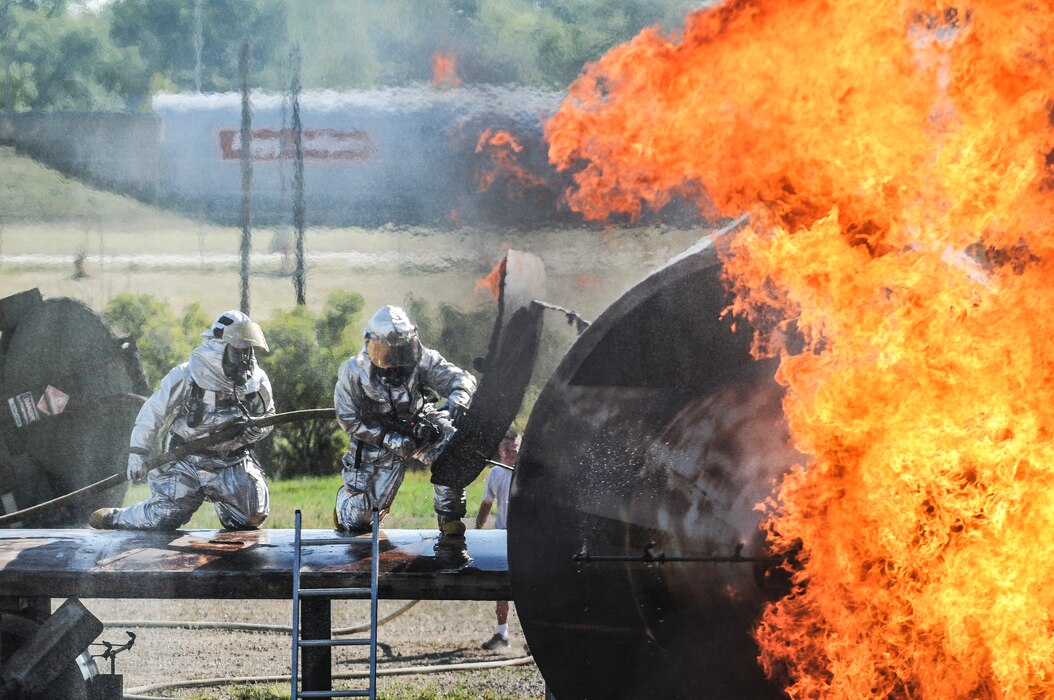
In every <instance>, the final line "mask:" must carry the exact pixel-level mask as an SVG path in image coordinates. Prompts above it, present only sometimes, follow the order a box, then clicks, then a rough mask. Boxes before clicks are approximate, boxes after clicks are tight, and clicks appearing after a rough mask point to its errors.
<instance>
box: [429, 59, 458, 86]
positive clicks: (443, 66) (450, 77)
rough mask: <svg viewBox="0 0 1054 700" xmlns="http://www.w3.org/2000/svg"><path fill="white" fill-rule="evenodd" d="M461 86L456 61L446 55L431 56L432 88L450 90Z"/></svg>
mask: <svg viewBox="0 0 1054 700" xmlns="http://www.w3.org/2000/svg"><path fill="white" fill-rule="evenodd" d="M459 85H461V76H459V75H458V73H457V61H456V60H455V59H454V57H453V56H451V55H450V54H446V53H441V52H436V53H434V54H432V86H433V87H437V88H452V87H458V86H459Z"/></svg>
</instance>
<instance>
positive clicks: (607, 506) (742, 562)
mask: <svg viewBox="0 0 1054 700" xmlns="http://www.w3.org/2000/svg"><path fill="white" fill-rule="evenodd" d="M728 302H729V299H728V297H727V295H726V292H725V291H724V288H723V286H722V282H721V278H720V263H719V261H718V258H717V256H716V254H715V252H714V250H713V249H712V248H711V247H710V246H709V244H703V245H701V246H699V247H698V248H697V249H696V250H694V251H693V252H691V253H690V254H687V255H685V256H682V257H681V258H679V259H677V260H675V261H673V262H671V263H670V264H668V265H667V266H665V267H664V268H662V269H660V270H658V271H657V272H655V273H654V274H653V275H651V276H650V277H648V278H647V279H645V280H644V281H643V282H641V283H640V284H639V285H637V286H636V287H634V288H633V289H631V290H630V291H629V292H627V294H626V295H624V296H623V297H622V298H621V299H619V300H618V301H617V302H616V303H615V304H613V305H612V306H611V307H610V308H609V309H607V310H606V311H605V312H604V314H602V315H601V317H600V318H598V319H597V321H595V322H594V323H593V324H592V325H591V326H590V327H589V329H588V330H586V332H585V333H583V334H582V336H581V337H580V338H579V339H578V341H577V342H576V343H575V345H574V346H573V347H572V348H571V350H570V351H569V352H568V353H567V355H566V356H565V357H564V359H563V361H562V362H561V364H560V366H559V367H558V368H557V370H556V372H555V373H554V375H553V377H552V378H551V379H550V381H549V382H548V384H547V385H546V387H545V389H544V390H543V391H542V394H541V395H540V397H539V399H538V401H537V403H536V404H535V407H534V410H533V412H532V414H531V418H530V422H529V423H528V428H527V432H526V435H525V437H524V443H523V448H522V450H521V453H520V459H519V462H518V466H517V470H516V476H515V479H514V481H513V487H512V497H511V504H510V511H509V565H510V577H511V579H512V588H513V599H514V600H515V601H516V606H517V611H518V614H519V616H520V619H521V621H522V623H523V627H524V632H525V635H526V637H527V641H528V642H529V644H530V647H531V651H532V652H533V654H534V656H535V658H536V660H537V662H538V666H539V669H540V670H541V671H542V675H543V676H544V677H545V680H546V683H547V684H548V686H549V687H550V688H551V689H552V691H553V695H554V696H555V697H558V698H577V697H618V698H658V697H661V698H722V699H723V698H748V697H749V698H768V697H781V696H782V695H781V693H780V692H779V690H778V689H777V688H775V687H773V686H772V685H770V684H769V683H768V681H767V680H766V679H765V678H764V676H763V674H762V672H761V669H760V668H759V667H758V665H757V663H756V657H757V648H756V645H755V643H754V641H753V639H752V637H751V629H752V627H753V624H754V622H755V620H756V618H757V616H758V614H759V613H760V611H761V608H762V605H763V603H764V601H765V599H766V596H767V595H771V594H772V593H773V592H772V591H771V590H768V588H769V586H770V585H771V586H774V585H776V582H775V580H774V579H775V578H776V577H775V576H772V575H770V571H771V567H772V562H771V561H770V560H769V552H768V551H767V550H766V547H765V545H764V540H763V537H762V534H761V532H760V530H759V527H758V524H759V519H760V513H759V512H758V511H756V510H755V506H756V505H757V504H758V503H759V502H761V501H763V500H764V499H765V498H766V497H767V496H768V495H770V493H771V490H772V487H773V483H774V480H775V479H777V478H778V477H779V476H780V474H782V473H783V472H784V471H785V469H786V468H787V467H788V466H789V465H790V464H792V463H794V462H795V461H797V459H799V458H800V456H799V455H797V454H796V453H795V452H794V451H793V450H791V449H789V448H788V446H787V443H788V440H787V433H786V428H785V425H784V422H783V416H782V411H781V406H780V402H781V398H782V391H781V389H780V387H779V386H778V385H777V384H776V382H775V381H774V379H773V374H774V371H775V364H774V362H757V361H755V360H753V359H752V358H751V357H750V354H749V348H750V344H751V330H750V329H749V328H746V327H744V325H743V324H742V323H741V322H740V324H739V328H738V331H737V332H733V330H732V326H731V323H732V322H731V319H730V318H727V317H724V318H723V317H722V312H723V311H724V310H725V308H726V307H727V305H728ZM649 549H650V550H651V551H654V552H661V553H662V554H663V556H664V557H665V558H669V559H670V561H668V562H666V563H660V562H658V561H655V560H652V561H646V560H645V558H644V557H642V556H641V552H642V551H648V550H649ZM582 552H586V553H588V555H590V556H592V557H596V558H597V559H596V560H594V561H593V562H586V561H583V560H582V556H581V554H582ZM576 555H578V559H579V561H576V560H575V558H576ZM601 557H608V558H609V559H608V560H606V561H604V560H602V559H600V558H601ZM677 559H686V560H698V559H710V560H711V561H708V562H699V561H676V560H677ZM620 560H621V561H620Z"/></svg>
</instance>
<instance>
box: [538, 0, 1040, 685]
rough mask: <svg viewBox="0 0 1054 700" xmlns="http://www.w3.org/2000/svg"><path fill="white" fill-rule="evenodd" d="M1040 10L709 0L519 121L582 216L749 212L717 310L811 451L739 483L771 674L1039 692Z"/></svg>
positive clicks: (795, 680) (1008, 5)
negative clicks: (790, 341)
mask: <svg viewBox="0 0 1054 700" xmlns="http://www.w3.org/2000/svg"><path fill="white" fill-rule="evenodd" d="M1051 37H1054V9H1052V7H1051V5H1050V3H1046V2H1040V3H1037V2H1033V1H1024V0H1006V1H1004V0H999V1H996V0H977V1H975V2H971V3H970V4H969V5H960V6H958V7H954V6H951V5H948V4H945V3H940V2H925V1H921V0H920V1H919V2H914V3H912V2H902V1H893V0H867V1H866V2H865V1H861V0H840V1H839V2H826V1H823V0H813V1H805V0H800V1H793V0H753V1H750V0H730V1H729V2H725V3H724V4H722V5H719V6H715V7H713V8H709V9H705V10H702V11H700V12H698V13H695V14H693V15H691V16H690V17H689V18H688V19H687V21H686V24H685V27H684V30H683V33H682V34H679V35H671V36H665V35H663V34H662V33H660V32H659V31H658V30H654V29H649V30H646V31H644V32H642V33H641V34H640V35H639V36H637V37H636V38H635V39H633V40H632V41H630V42H629V43H627V44H625V45H622V46H618V47H616V48H614V49H612V50H611V51H609V52H608V54H607V55H605V56H604V57H603V58H602V59H601V60H600V61H599V62H597V63H596V64H593V65H591V66H589V67H587V69H586V71H585V72H584V74H583V75H582V76H581V77H580V78H579V79H578V80H577V81H576V82H575V83H574V84H573V85H572V86H571V88H570V91H569V97H568V99H567V100H566V101H565V103H564V104H563V106H562V107H561V109H560V110H559V112H558V113H557V114H556V115H555V117H554V118H553V119H552V121H551V122H550V123H549V125H548V127H547V136H548V138H549V141H550V146H551V147H550V157H551V159H552V160H553V162H554V163H555V164H557V165H558V166H559V167H562V168H571V167H572V166H573V167H576V168H579V169H578V170H577V172H576V175H575V178H576V187H575V188H574V189H573V190H572V191H571V192H569V193H568V197H569V201H570V202H571V203H572V205H573V206H574V207H576V208H577V209H579V210H580V211H582V212H584V213H585V214H586V215H587V216H590V217H593V218H603V217H606V216H607V215H609V214H611V213H615V212H619V213H629V214H631V215H636V214H638V213H640V212H641V210H642V208H643V207H645V206H661V205H662V204H663V203H664V202H666V201H667V200H668V199H669V198H670V197H671V196H673V195H675V194H676V195H682V196H683V195H685V194H687V195H691V196H693V197H695V198H696V199H697V201H698V202H699V203H700V206H701V208H702V209H703V210H704V211H705V212H708V213H711V214H714V215H724V216H729V215H735V214H738V213H740V212H743V211H746V212H749V213H750V214H751V226H750V227H749V228H747V229H746V230H745V231H743V232H742V233H741V234H740V235H738V236H737V237H736V238H735V239H734V240H732V241H730V242H728V246H727V251H726V253H725V262H726V271H727V274H728V278H729V283H730V285H731V287H732V289H733V290H734V291H735V302H734V311H735V312H736V313H739V314H743V315H745V316H747V317H749V318H751V320H753V321H754V323H755V327H757V328H760V331H759V337H758V340H759V344H758V351H759V352H765V351H767V352H780V353H781V356H782V358H781V364H780V369H779V373H778V376H777V379H778V380H779V381H780V382H782V383H783V384H785V385H786V387H787V395H786V400H785V404H784V412H785V414H786V416H787V420H788V423H789V425H790V428H791V433H792V435H793V439H794V440H795V442H796V447H798V449H800V450H801V451H802V452H803V453H805V454H808V455H811V458H810V460H809V461H808V463H807V464H803V465H800V467H798V468H796V469H794V470H793V471H792V473H791V474H790V475H789V476H788V477H787V478H786V479H785V481H784V483H783V484H782V485H781V486H780V488H779V491H778V494H777V495H776V496H775V497H774V498H773V499H772V502H770V503H767V504H764V506H763V507H764V508H765V509H766V510H767V512H768V513H769V515H770V518H769V520H768V530H769V534H770V541H771V543H772V546H773V548H774V549H775V550H776V551H785V552H789V553H793V555H794V561H795V562H796V569H795V572H794V578H793V581H794V584H795V585H794V587H793V590H792V591H791V593H790V594H789V595H787V596H786V597H784V598H783V599H781V600H778V601H775V602H773V603H771V604H770V605H768V606H767V608H766V610H765V612H764V616H763V618H762V619H761V621H760V622H759V624H758V627H757V629H756V637H757V639H758V641H759V644H760V647H761V662H762V664H763V665H764V667H765V669H766V671H767V672H769V673H770V674H771V675H773V676H774V677H778V678H780V679H782V680H785V682H786V687H787V692H788V694H789V695H790V696H791V697H794V698H819V697H834V698H888V697H898V698H905V697H911V698H967V697H969V698H982V697H984V698H1007V699H1008V700H1009V699H1017V698H1040V697H1054V617H1052V616H1054V547H1052V545H1051V541H1052V538H1051V534H1050V533H1051V532H1052V531H1054V441H1052V438H1054V313H1052V311H1051V309H1052V308H1054V250H1052V245H1054V236H1052V234H1051V231H1050V229H1049V228H1048V227H1050V226H1051V225H1052V222H1054V196H1052V195H1054V193H1052V192H1051V183H1052V182H1054V172H1052V169H1051V162H1052V161H1054V155H1052V150H1054V138H1052V129H1051V121H1052V117H1051V109H1052V98H1054V94H1052V92H1054V41H1051V40H1050V38H1051ZM583 164H584V165H583ZM774 308H775V309H776V310H777V315H778V316H780V317H781V318H782V319H783V322H782V323H779V324H775V325H773V324H771V323H769V324H767V325H766V322H765V319H770V318H772V317H773V313H772V310H773V309H774ZM786 333H797V334H800V335H801V336H802V337H803V338H804V341H805V351H804V352H801V353H798V354H794V355H791V354H789V353H787V352H786V350H785V349H783V348H782V346H781V338H782V337H783V336H784V334H786Z"/></svg>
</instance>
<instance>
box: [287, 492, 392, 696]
mask: <svg viewBox="0 0 1054 700" xmlns="http://www.w3.org/2000/svg"><path fill="white" fill-rule="evenodd" d="M300 528H301V526H300V511H299V510H297V511H296V513H295V515H294V533H293V635H292V636H293V664H292V673H291V674H290V676H291V678H290V692H289V697H290V700H297V698H370V700H376V698H377V587H378V586H377V579H378V578H379V575H380V557H379V551H380V545H379V541H380V513H379V512H378V511H377V510H376V509H374V511H373V541H372V547H371V550H370V551H371V555H370V587H369V588H301V587H300V566H301V564H300V561H301V548H302V547H308V546H312V545H326V544H347V542H348V540H347V538H342V539H338V538H332V537H330V538H324V539H316V540H303V539H301V533H300ZM308 597H313V598H327V599H333V598H358V599H365V598H366V597H369V599H370V636H369V637H364V638H359V639H301V638H300V601H301V599H302V598H308ZM367 645H369V647H370V676H369V679H370V685H369V688H367V689H360V690H301V689H300V688H299V683H298V678H297V677H298V676H299V669H300V650H301V649H302V648H304V647H338V646H367Z"/></svg>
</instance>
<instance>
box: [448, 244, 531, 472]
mask: <svg viewBox="0 0 1054 700" xmlns="http://www.w3.org/2000/svg"><path fill="white" fill-rule="evenodd" d="M500 270H501V275H500V280H499V287H498V289H499V294H498V317H497V319H496V320H495V322H494V330H493V332H492V334H491V340H490V348H489V349H488V351H487V357H486V359H485V360H484V362H483V367H482V371H483V379H482V380H481V381H480V383H479V387H478V388H477V390H476V393H475V395H474V396H473V397H472V409H471V410H470V411H469V412H468V413H467V414H465V416H464V418H463V419H459V421H458V423H457V429H458V431H457V433H456V434H455V435H454V437H453V439H452V440H451V441H450V444H449V445H448V446H447V447H446V449H445V450H443V453H442V454H441V455H440V456H439V459H437V460H436V461H435V463H434V464H433V465H432V483H435V484H443V485H446V486H454V487H457V488H464V487H466V486H468V485H469V484H471V483H472V482H473V481H475V479H476V477H478V476H479V475H480V473H481V472H482V471H483V468H484V467H486V466H487V464H486V460H488V459H490V457H491V455H493V454H494V453H495V452H496V451H497V449H498V443H500V442H501V439H502V438H503V437H505V431H507V430H508V429H509V426H510V425H511V424H512V421H513V420H515V418H516V414H517V413H518V412H519V410H520V405H521V404H522V403H523V395H524V393H525V392H526V391H527V385H528V383H530V381H531V372H532V371H533V370H534V363H535V360H536V359H537V357H538V346H539V343H540V342H541V338H542V314H543V312H544V309H543V308H542V307H541V306H539V305H537V304H534V303H533V302H534V300H535V299H542V298H544V297H545V268H544V267H543V265H542V261H541V260H540V259H539V258H538V257H537V256H534V255H531V254H530V253H523V252H520V251H517V250H510V251H508V252H507V253H506V255H505V259H504V260H503V261H502V262H501V268H500Z"/></svg>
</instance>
